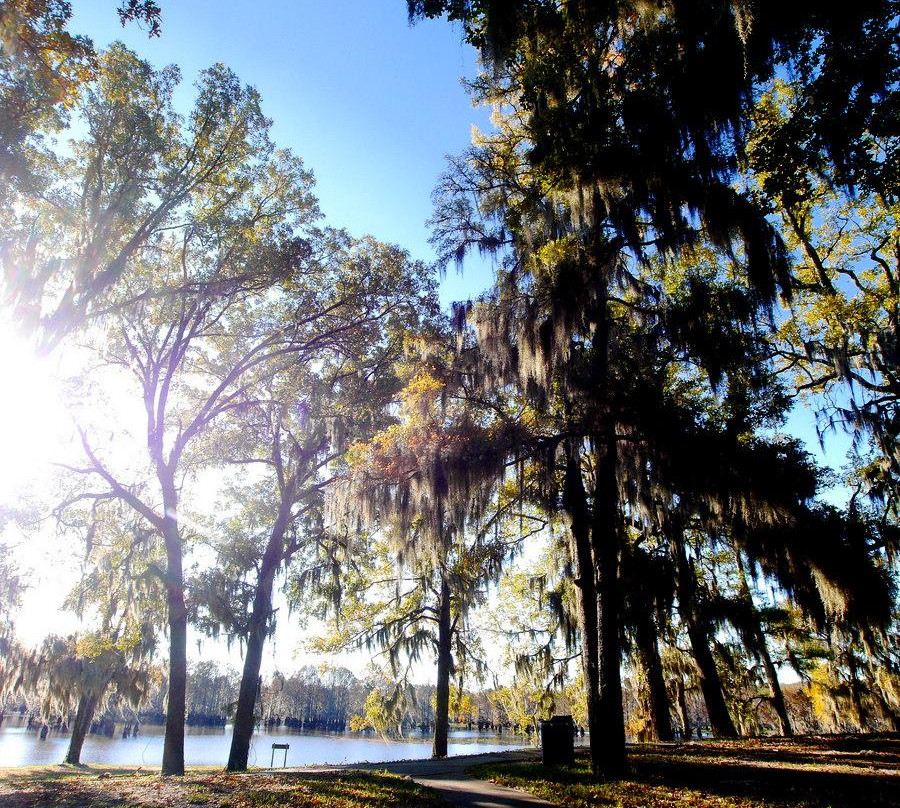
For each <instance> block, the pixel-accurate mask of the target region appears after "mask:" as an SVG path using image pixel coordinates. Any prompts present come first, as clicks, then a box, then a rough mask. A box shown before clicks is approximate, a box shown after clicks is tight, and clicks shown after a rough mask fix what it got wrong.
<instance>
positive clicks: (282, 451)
mask: <svg viewBox="0 0 900 808" xmlns="http://www.w3.org/2000/svg"><path fill="white" fill-rule="evenodd" d="M335 247H336V249H335V250H334V251H333V252H332V253H331V254H330V255H329V256H328V259H327V262H328V265H329V270H328V271H329V272H330V276H329V277H325V276H321V277H317V278H316V282H317V283H318V284H321V287H320V288H319V289H318V290H316V295H317V297H315V298H314V299H313V298H310V299H309V300H307V301H306V304H307V305H306V309H305V311H306V314H305V315H304V316H305V317H306V318H307V319H308V323H307V326H306V328H307V332H306V345H305V346H303V347H300V346H299V345H298V346H297V348H296V350H293V351H289V352H288V353H287V354H286V356H285V361H283V362H281V363H279V364H278V365H276V366H275V367H273V368H272V369H271V372H270V373H269V374H268V375H264V376H263V377H262V378H261V379H259V381H258V382H257V383H256V384H254V385H252V386H251V385H249V384H248V385H247V386H246V389H245V391H244V393H243V398H244V400H243V402H242V403H240V404H239V405H238V406H237V407H236V408H234V409H233V410H231V414H230V416H229V417H228V418H225V419H223V423H222V424H221V427H222V428H220V429H219V430H217V433H216V434H211V435H210V436H209V437H208V440H209V441H210V444H211V445H212V446H214V447H215V448H214V451H216V452H217V453H218V454H219V456H220V458H221V460H222V461H224V462H226V463H229V464H237V465H238V466H240V467H242V468H243V469H244V472H243V474H246V473H248V472H249V473H250V474H252V475H253V476H254V478H255V479H254V481H253V482H252V483H250V484H244V485H236V486H235V487H234V488H233V489H232V490H231V491H230V492H229V494H228V497H227V499H228V501H230V502H232V503H236V504H237V508H236V510H235V512H234V513H233V514H231V515H230V516H229V519H228V520H227V522H226V523H225V524H224V525H223V526H222V528H221V529H220V531H218V532H220V533H221V534H222V536H223V540H221V541H218V542H216V548H217V552H218V557H219V563H218V564H217V565H216V566H215V567H214V568H213V569H211V570H208V571H206V572H205V573H203V574H202V575H201V576H200V577H199V579H198V581H197V582H196V584H195V585H194V587H193V592H192V595H193V597H194V598H195V600H196V601H197V602H198V605H199V607H200V610H201V614H202V615H203V622H204V623H205V625H206V626H207V627H208V628H209V629H211V630H212V631H213V632H215V633H217V632H218V630H219V629H222V630H224V632H225V633H226V635H227V636H228V637H229V639H232V640H233V639H237V640H239V641H240V642H241V643H242V644H243V643H246V656H245V661H244V671H243V676H242V680H241V690H240V695H239V698H238V702H237V708H236V712H235V719H234V734H233V739H232V751H231V753H230V756H229V761H228V768H229V770H232V771H242V770H244V769H246V766H247V756H248V752H249V745H250V738H251V734H252V731H253V725H254V720H255V711H254V705H255V703H256V694H257V690H258V679H259V671H260V665H261V661H262V652H263V643H264V641H265V638H266V636H268V635H269V634H270V633H271V632H272V631H273V630H274V628H275V620H274V612H273V609H272V595H273V588H274V582H275V578H276V576H277V575H278V574H279V573H281V572H283V571H284V569H285V568H286V567H287V565H289V564H290V562H291V560H292V559H293V558H294V556H295V555H296V554H298V553H300V554H305V555H314V553H315V549H316V547H318V546H321V545H323V544H324V543H325V542H326V530H325V519H324V497H325V494H326V493H327V490H328V488H329V486H330V484H331V482H332V480H333V479H334V477H335V474H336V470H335V467H336V466H337V465H338V460H339V459H340V458H341V456H342V454H343V452H344V451H346V449H347V446H348V444H349V442H350V441H352V440H360V439H365V438H366V437H367V436H369V435H371V434H372V432H373V431H374V429H375V428H376V426H377V425H378V423H379V419H380V418H381V411H382V407H383V406H384V405H385V404H386V403H387V402H388V401H390V399H391V398H392V396H393V394H394V392H395V390H396V384H395V383H394V381H393V373H392V366H393V364H394V363H395V362H396V361H397V360H398V359H399V358H400V357H401V356H402V354H403V350H404V341H405V340H406V338H407V337H408V335H409V334H410V333H414V332H415V331H416V330H417V328H418V323H419V321H420V320H421V319H423V318H427V317H428V316H429V315H430V313H432V312H433V310H434V309H435V307H436V304H435V302H434V299H433V295H432V285H431V281H430V276H429V274H428V272H427V271H426V270H425V268H424V267H423V266H422V265H421V264H419V263H416V262H413V261H410V260H409V258H408V256H407V255H406V254H405V253H403V252H402V251H401V250H399V249H397V248H393V247H389V246H387V245H383V244H379V243H377V242H375V241H374V240H371V239H367V240H363V241H360V242H353V241H351V240H349V239H346V238H345V237H343V236H338V237H337V242H336V244H335ZM295 285H299V280H298V281H296V282H295ZM297 292H298V289H297V288H293V289H292V290H291V293H292V294H297ZM314 312H320V313H321V316H319V317H318V318H317V317H316V314H315V313H314ZM228 367H229V365H228V363H225V364H224V365H223V368H228ZM241 503H242V504H241ZM232 507H234V506H232Z"/></svg>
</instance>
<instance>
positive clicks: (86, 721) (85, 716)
mask: <svg viewBox="0 0 900 808" xmlns="http://www.w3.org/2000/svg"><path fill="white" fill-rule="evenodd" d="M97 701H98V697H97V696H96V695H95V694H91V695H82V696H81V698H79V699H78V708H77V710H76V711H75V720H74V721H73V722H72V736H71V737H70V738H69V749H68V751H67V752H66V759H65V762H66V763H71V764H72V765H75V766H78V765H80V764H81V747H82V746H84V739H85V738H86V737H87V734H88V730H89V729H90V728H91V721H93V720H94V711H95V710H96V709H97Z"/></svg>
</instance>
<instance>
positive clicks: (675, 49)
mask: <svg viewBox="0 0 900 808" xmlns="http://www.w3.org/2000/svg"><path fill="white" fill-rule="evenodd" d="M408 7H409V10H410V16H411V17H412V18H416V17H420V16H440V15H441V14H444V13H446V14H448V16H449V17H450V18H451V19H458V20H461V21H462V23H463V26H464V30H465V32H466V36H467V38H468V40H469V41H470V42H471V43H472V44H474V45H476V46H477V47H479V48H480V49H481V51H482V53H483V55H484V56H485V57H486V60H487V62H488V64H489V68H490V69H489V70H486V71H485V72H484V74H483V76H482V77H481V79H480V80H479V81H478V82H477V83H476V86H477V87H478V89H479V91H480V93H481V95H482V97H483V98H487V99H489V100H491V101H493V102H494V103H495V104H497V105H498V106H500V107H502V108H503V109H504V111H505V112H506V113H507V114H506V118H507V120H513V121H515V125H514V126H511V127H509V126H508V127H507V128H506V131H505V132H502V133H501V135H499V136H496V137H494V138H493V140H489V141H488V143H487V146H486V147H485V146H481V148H478V149H476V150H474V151H473V153H472V154H471V155H469V157H468V159H467V160H466V161H465V162H463V161H460V164H458V166H457V171H456V172H455V173H454V175H451V176H450V177H449V178H448V180H447V181H446V182H445V183H444V184H443V187H442V191H443V192H444V193H445V194H446V195H447V197H449V200H450V201H448V202H447V203H446V204H444V205H442V206H440V207H439V211H438V215H437V217H436V222H437V227H438V234H439V238H440V237H443V236H445V235H447V234H450V235H451V239H450V241H451V243H452V248H451V250H450V251H449V252H450V253H455V254H456V256H457V257H461V256H462V255H463V254H464V253H465V251H466V249H467V248H468V247H471V246H476V245H477V246H478V247H479V248H482V249H489V250H497V249H502V248H504V247H507V246H509V245H512V246H513V247H514V253H515V255H514V257H513V261H512V263H510V264H509V265H508V266H507V271H506V273H505V276H504V282H503V284H501V288H502V287H503V286H504V285H505V287H506V289H510V288H512V289H516V288H519V289H521V294H520V296H519V298H518V299H519V300H520V301H521V303H520V305H519V308H518V309H516V308H513V307H512V304H511V303H510V302H509V295H507V299H506V300H504V301H503V306H500V307H494V308H492V309H491V310H490V314H488V315H486V316H484V317H483V318H482V319H481V323H482V326H481V328H482V333H481V334H480V336H481V343H482V345H485V346H487V350H486V353H487V354H488V355H489V358H490V359H491V360H492V361H493V364H494V369H495V370H494V371H493V372H495V373H496V368H497V367H498V366H499V367H500V368H501V369H502V368H509V367H513V368H514V369H515V370H517V371H518V373H519V376H520V379H521V383H522V385H523V387H524V388H525V389H531V390H532V391H533V392H534V391H535V390H536V391H537V392H538V393H539V394H540V395H546V392H547V389H548V384H547V381H548V380H549V379H550V378H551V377H552V375H553V373H552V369H553V368H554V367H559V366H560V363H561V362H565V360H566V359H567V357H568V354H570V353H572V352H573V348H572V338H573V337H574V338H575V340H576V342H575V344H576V346H577V347H578V348H582V347H583V348H584V349H585V356H589V357H590V359H589V360H588V362H585V363H583V367H584V368H585V369H587V368H590V371H589V372H583V373H582V379H583V384H584V388H585V389H591V390H593V391H594V392H593V394H592V409H593V416H592V418H593V423H592V424H590V425H589V426H588V434H589V435H590V439H591V444H592V450H591V451H592V452H593V463H592V466H593V468H594V470H595V471H594V479H593V482H592V483H591V485H590V486H589V488H588V490H587V492H586V493H587V501H588V502H590V503H592V506H591V510H590V511H587V510H586V509H583V508H582V509H581V510H582V512H584V513H590V518H591V521H592V527H591V528H590V530H583V533H584V536H585V539H586V540H587V541H589V542H591V544H590V552H589V553H585V554H584V561H585V563H584V565H583V570H584V571H587V570H590V571H591V575H590V576H588V575H586V574H584V572H582V574H581V575H580V580H581V581H582V582H583V585H587V586H590V587H591V589H592V591H591V592H589V593H588V594H589V596H590V598H589V599H590V600H591V602H592V604H593V602H594V601H596V607H595V606H594V605H592V606H591V610H592V613H591V615H589V616H588V615H586V617H587V618H588V619H587V620H586V623H588V624H590V628H589V630H588V631H586V632H585V634H586V636H592V635H593V634H594V633H595V631H594V625H596V633H597V636H598V647H597V655H596V658H597V660H598V665H597V672H596V673H593V672H592V673H591V675H590V676H589V677H588V682H587V685H588V688H589V694H590V693H591V692H593V693H595V694H596V696H593V695H589V715H593V716H597V717H600V716H601V715H602V722H600V723H597V724H596V725H595V729H598V730H599V727H600V724H601V723H602V725H603V732H604V734H605V736H606V738H605V740H604V741H603V742H602V745H601V742H600V741H599V740H595V739H596V738H597V735H599V732H598V733H597V734H595V733H592V759H593V765H594V767H595V769H596V770H598V771H603V772H604V773H606V774H609V775H612V776H618V775H621V774H622V772H623V771H624V732H623V731H622V730H621V727H622V713H621V692H620V684H619V673H618V664H619V660H618V656H619V654H618V631H619V629H618V622H619V621H618V616H617V601H618V594H617V585H618V584H617V576H618V573H617V567H616V564H617V556H618V554H619V550H618V543H619V539H618V538H617V535H616V531H617V513H616V510H617V499H616V482H617V477H618V476H619V475H618V474H617V452H618V449H619V440H618V437H617V430H618V428H617V426H616V425H615V412H616V410H615V404H614V398H613V393H614V388H613V384H614V378H615V377H614V375H611V374H610V362H611V359H612V357H613V356H614V354H613V353H611V350H610V346H611V344H612V342H611V340H612V339H614V337H615V326H614V323H615V317H614V315H613V313H612V300H611V299H612V298H614V297H615V296H616V293H617V292H618V291H619V288H621V287H620V285H619V282H620V280H621V279H622V278H623V276H624V277H626V278H627V277H628V276H627V274H626V272H623V266H626V264H624V263H623V261H622V255H623V251H629V252H630V253H631V254H632V255H634V256H636V257H637V258H638V259H639V260H645V259H648V258H654V257H657V256H658V257H660V258H662V259H668V258H671V257H673V256H678V255H679V254H681V253H683V251H684V250H685V249H686V248H688V247H690V246H691V245H692V244H693V243H694V242H695V241H696V240H697V238H698V236H702V237H703V238H705V239H706V240H707V241H709V242H711V243H712V244H713V245H715V246H716V247H717V248H718V249H719V250H720V251H721V252H722V253H723V254H726V255H727V254H729V253H732V254H734V253H735V252H736V251H740V252H741V253H742V259H743V260H742V270H743V274H744V279H745V283H746V285H747V286H748V287H749V288H750V289H752V290H753V292H754V294H755V295H756V296H757V299H758V300H759V301H761V302H767V301H771V300H772V299H773V298H774V296H775V292H776V290H777V289H778V288H779V287H780V288H781V290H782V291H783V292H785V293H787V292H788V291H789V284H788V261H787V251H786V249H785V246H784V244H783V242H782V240H781V238H780V237H779V235H778V233H777V231H776V230H775V229H774V227H773V226H772V224H771V223H770V222H769V221H768V220H767V219H766V218H765V216H764V214H765V209H764V208H762V207H761V206H759V205H756V204H754V201H753V199H752V198H751V197H750V195H749V194H747V193H746V192H745V191H743V190H741V189H740V188H739V187H737V186H736V184H735V181H736V180H737V179H738V169H739V168H740V167H741V164H742V161H743V160H744V157H745V153H746V134H747V131H748V130H749V116H750V111H751V108H752V102H753V100H754V95H755V93H756V92H757V89H758V87H759V84H760V82H763V81H765V80H767V79H768V78H769V77H770V76H771V75H772V72H773V71H774V70H775V69H776V67H779V66H780V67H787V68H794V67H796V68H797V70H799V71H800V72H801V75H802V76H803V78H804V80H805V81H806V83H807V84H808V85H809V86H810V87H811V88H814V90H815V93H814V94H815V96H816V100H817V104H818V107H817V110H818V113H819V114H818V115H817V116H816V119H815V121H814V123H813V129H814V131H815V133H816V135H817V136H818V137H819V139H820V142H821V143H822V144H823V146H824V148H825V149H827V150H828V157H829V158H830V159H831V160H832V162H834V163H835V164H837V165H841V164H850V163H852V162H853V158H854V156H855V153H854V151H853V150H854V143H855V140H856V138H857V136H859V135H860V134H861V133H862V130H863V129H864V128H865V126H866V124H867V122H868V120H869V119H870V118H872V117H873V116H875V117H877V116H878V115H879V114H882V112H883V110H884V109H887V108H889V107H890V102H889V101H887V100H886V99H887V98H889V97H890V93H891V92H892V85H891V84H890V83H889V81H890V80H889V79H888V78H887V76H886V75H885V76H882V77H881V79H880V80H879V79H875V78H874V74H873V72H872V71H871V70H870V69H869V68H870V67H871V65H872V64H873V63H878V64H895V63H896V54H895V52H894V51H892V50H891V45H890V41H891V40H890V37H889V35H881V33H879V35H877V36H874V37H869V36H868V34H869V33H870V32H871V31H873V30H877V31H879V32H881V30H882V27H883V28H886V29H890V30H895V28H896V25H895V22H896V17H895V15H894V14H892V12H891V11H890V8H889V7H890V4H889V3H871V4H862V5H860V6H856V7H853V8H852V9H851V8H848V7H842V8H841V9H840V10H836V9H832V10H830V11H828V12H825V11H824V10H823V9H822V8H821V7H820V6H819V5H818V4H801V5H800V6H796V5H795V6H793V7H792V9H791V12H790V13H786V12H785V10H784V9H783V8H781V7H778V8H775V7H774V6H771V7H770V6H764V7H757V6H754V7H753V8H752V9H751V8H750V7H749V5H745V4H737V5H734V4H725V3H721V4H719V3H713V4H709V5H707V6H702V7H696V6H695V5H693V4H690V5H689V4H684V3H679V2H669V3H660V4H659V5H657V6H654V5H646V4H631V3H624V4H613V5H608V4H595V3H587V2H575V3H565V4H559V3H555V2H527V3H526V2H521V3H502V4H501V3H472V2H467V1H466V0H435V1H434V2H430V1H429V0H426V1H425V2H410V3H409V4H408ZM857 45H858V46H859V52H860V53H861V54H863V55H862V56H861V58H860V59H859V60H849V63H850V65H851V70H849V71H848V72H849V76H848V75H846V74H844V72H843V68H844V67H846V66H847V60H844V61H842V60H841V59H840V58H833V57H835V56H836V55H838V54H843V53H845V52H847V51H854V52H855V47H856V46H857ZM838 65H840V67H839V66H838ZM838 86H840V87H841V88H846V87H848V86H849V87H851V88H852V92H853V95H854V101H855V102H857V103H856V104H855V107H854V111H855V112H856V113H858V114H855V115H854V116H851V117H850V118H849V119H839V116H838V115H837V113H836V108H837V107H836V103H835V100H836V98H837V97H838V96H839V95H840V93H836V92H835V90H836V87H838ZM857 90H859V92H857ZM504 138H505V144H511V145H503V146H501V147H499V148H498V145H499V144H501V142H502V141H503V140H504ZM479 145H481V144H479ZM473 177H474V179H475V181H474V182H473V181H472V179H473ZM479 180H483V182H480V183H479ZM527 256H535V258H536V260H534V261H532V262H531V263H530V264H529V263H528V261H527V260H521V259H522V258H523V257H527ZM635 288H637V287H635ZM636 305H638V306H640V300H639V299H638V300H637V301H636ZM504 306H505V309H506V310H505V311H504ZM504 318H505V319H504ZM510 326H511V327H510ZM503 329H507V331H509V330H512V331H516V332H518V336H519V341H520V342H521V347H522V348H523V350H522V351H521V355H519V356H518V357H516V356H515V355H514V354H513V353H512V352H511V351H510V349H509V347H507V348H506V349H505V350H498V348H499V347H501V344H506V345H507V346H508V344H509V343H508V339H505V337H506V336H507V335H506V334H503V333H502V332H503ZM498 335H499V338H498ZM490 372H491V371H489V373H490ZM573 448H575V447H574V446H572V445H571V444H570V447H569V455H570V456H571V457H573V459H574V460H576V462H577V461H578V460H579V459H578V458H576V457H575V456H574V453H573V451H572V449H573ZM575 468H577V465H576V466H575ZM571 479H572V480H573V482H574V481H575V476H574V474H573V475H572V477H571ZM582 488H583V486H581V487H579V486H573V487H572V488H571V491H572V492H573V494H580V492H581V490H582ZM583 499H584V497H583V496H575V500H583ZM590 579H593V580H590ZM594 590H595V591H594ZM594 611H596V617H595V616H594V615H593V612H594ZM591 642H592V640H591ZM592 656H594V653H593V651H592V650H591V649H589V653H588V657H589V658H590V657H592ZM595 682H596V685H595V684H594V683H595Z"/></svg>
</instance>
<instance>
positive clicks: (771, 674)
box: [734, 546, 794, 737]
mask: <svg viewBox="0 0 900 808" xmlns="http://www.w3.org/2000/svg"><path fill="white" fill-rule="evenodd" d="M734 554H735V560H736V561H737V571H738V588H739V590H740V594H741V597H742V598H744V600H745V601H746V603H747V609H748V613H749V617H750V619H751V620H752V621H753V626H752V633H753V644H754V648H752V649H750V650H751V652H753V653H755V654H756V655H758V656H759V658H760V659H761V660H762V663H763V669H764V670H765V672H766V680H767V681H768V683H769V690H770V691H771V694H772V696H771V699H772V707H773V708H774V710H775V714H776V715H777V716H778V723H779V724H780V725H781V734H782V735H784V736H785V737H790V736H792V735H793V734H794V728H793V727H792V726H791V719H790V716H789V715H788V711H787V703H786V702H785V700H784V692H783V691H782V689H781V682H779V681H778V671H777V670H776V669H775V663H774V662H772V655H771V654H770V653H769V645H768V643H767V642H766V635H765V632H764V631H763V629H762V621H761V619H760V616H759V611H758V610H757V608H756V604H755V603H754V602H753V593H752V592H751V591H750V584H749V583H748V582H747V575H746V572H745V571H744V562H743V559H742V558H741V550H740V548H739V547H737V546H735V547H734Z"/></svg>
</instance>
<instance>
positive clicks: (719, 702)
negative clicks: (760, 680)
mask: <svg viewBox="0 0 900 808" xmlns="http://www.w3.org/2000/svg"><path fill="white" fill-rule="evenodd" d="M674 532H677V533H678V534H679V535H677V536H674V535H673V536H672V537H671V539H672V544H673V549H674V555H675V567H676V575H677V578H678V581H677V584H678V611H679V613H680V614H681V619H682V620H683V621H684V624H685V626H686V627H687V633H688V638H689V639H690V641H691V650H692V651H693V654H694V660H695V661H696V663H697V668H698V669H699V670H700V690H701V692H702V693H703V701H704V703H705V704H706V712H707V715H708V716H709V726H710V729H712V731H713V734H714V735H715V736H716V737H717V738H737V737H738V733H737V730H736V729H735V726H734V722H733V721H732V720H731V715H730V714H729V713H728V705H727V704H726V703H725V695H724V693H723V691H722V680H721V678H720V677H719V671H718V670H717V669H716V661H715V659H714V658H713V655H712V650H711V649H710V636H711V634H712V632H711V631H710V630H709V627H708V626H707V624H706V621H705V620H704V619H703V617H702V616H701V615H700V613H699V604H698V602H697V577H696V574H695V572H694V567H693V565H692V564H691V562H690V560H689V559H688V557H687V553H686V552H685V550H684V543H683V542H682V541H681V536H680V529H678V528H676V529H675V531H674Z"/></svg>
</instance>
